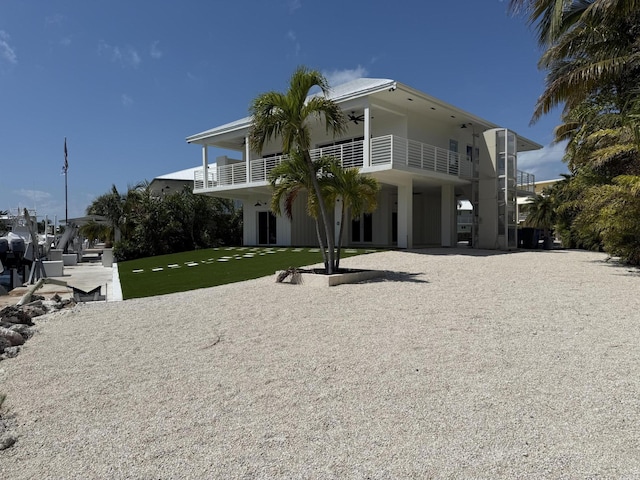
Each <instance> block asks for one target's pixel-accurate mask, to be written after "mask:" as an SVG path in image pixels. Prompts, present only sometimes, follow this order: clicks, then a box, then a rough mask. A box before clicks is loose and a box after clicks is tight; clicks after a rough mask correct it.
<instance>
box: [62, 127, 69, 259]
mask: <svg viewBox="0 0 640 480" xmlns="http://www.w3.org/2000/svg"><path fill="white" fill-rule="evenodd" d="M62 169H63V170H64V229H65V231H66V229H67V228H69V201H68V195H67V171H68V170H69V159H68V152H67V137H64V167H63V168H62ZM64 253H67V245H66V244H65V246H64Z"/></svg>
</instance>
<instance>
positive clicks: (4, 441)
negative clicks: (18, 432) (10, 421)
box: [0, 433, 18, 450]
mask: <svg viewBox="0 0 640 480" xmlns="http://www.w3.org/2000/svg"><path fill="white" fill-rule="evenodd" d="M17 440H18V439H17V438H16V437H14V436H13V435H10V434H8V433H7V434H4V435H2V436H1V437H0V450H6V449H7V448H9V447H11V446H13V444H14V443H16V441H17Z"/></svg>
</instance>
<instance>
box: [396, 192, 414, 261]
mask: <svg viewBox="0 0 640 480" xmlns="http://www.w3.org/2000/svg"><path fill="white" fill-rule="evenodd" d="M398 247H399V248H413V182H411V181H409V183H408V184H407V185H398Z"/></svg>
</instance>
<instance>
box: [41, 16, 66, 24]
mask: <svg viewBox="0 0 640 480" xmlns="http://www.w3.org/2000/svg"><path fill="white" fill-rule="evenodd" d="M63 20H64V15H61V14H60V13H55V14H53V15H49V16H48V17H45V19H44V23H45V24H46V25H60V24H61V23H62V21H63Z"/></svg>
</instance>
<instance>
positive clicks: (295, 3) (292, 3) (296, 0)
mask: <svg viewBox="0 0 640 480" xmlns="http://www.w3.org/2000/svg"><path fill="white" fill-rule="evenodd" d="M300 8H302V3H301V2H300V0H289V13H293V12H295V11H296V10H298V9H300Z"/></svg>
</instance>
